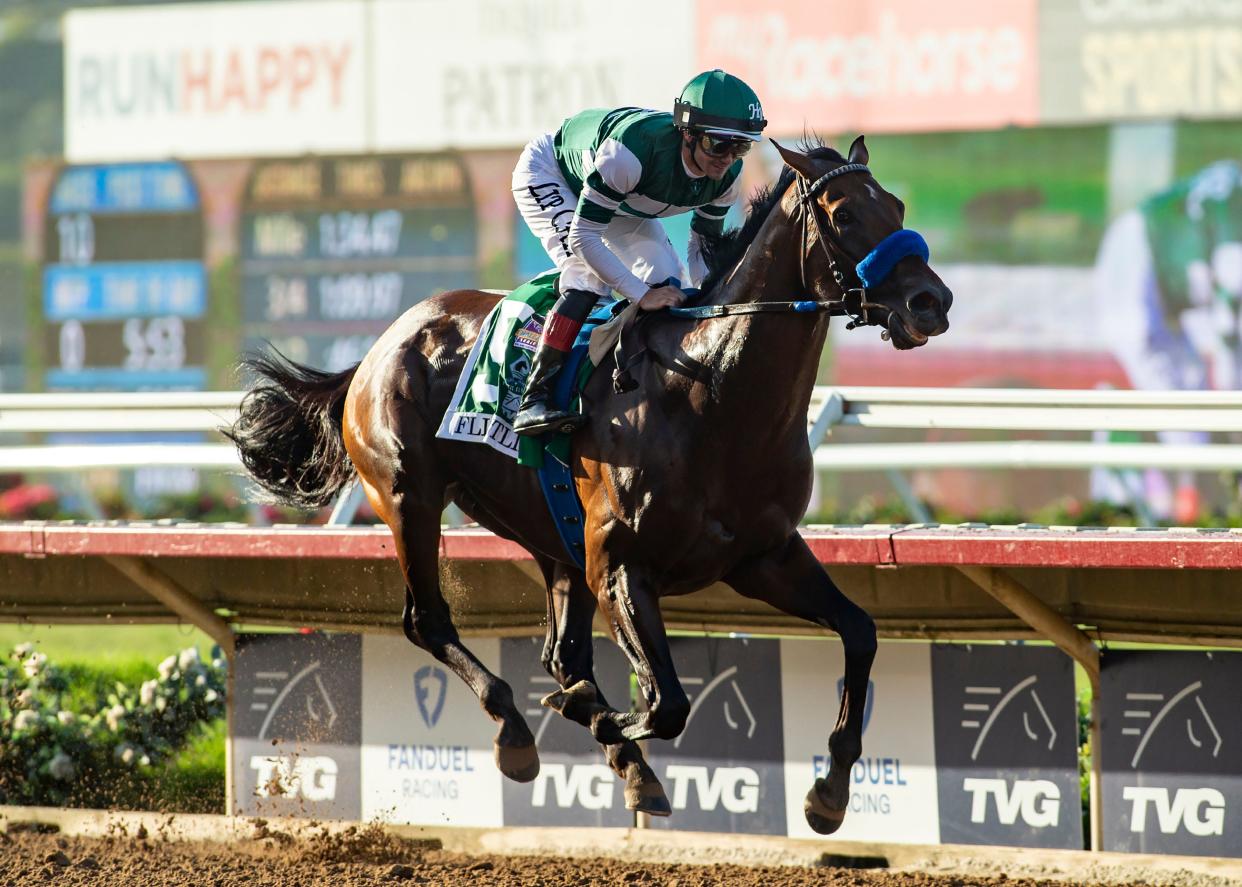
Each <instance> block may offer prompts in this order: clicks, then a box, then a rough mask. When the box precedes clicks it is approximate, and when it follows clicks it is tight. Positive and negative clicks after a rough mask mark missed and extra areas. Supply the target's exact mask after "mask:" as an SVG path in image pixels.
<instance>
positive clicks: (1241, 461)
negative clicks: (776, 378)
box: [807, 387, 1242, 471]
mask: <svg viewBox="0 0 1242 887" xmlns="http://www.w3.org/2000/svg"><path fill="white" fill-rule="evenodd" d="M839 427H857V428H873V429H908V430H930V429H938V430H939V429H951V430H958V431H1010V432H1029V431H1038V432H1081V433H1086V432H1095V431H1100V432H1107V431H1136V432H1156V431H1200V432H1242V392H1232V391H1228V392H1225V391H1160V392H1154V391H1070V390H1060V389H1056V390H1054V389H1021V388H1013V389H1010V388H829V387H817V388H816V389H815V393H814V395H813V397H812V400H811V409H810V412H809V414H808V416H807V428H808V434H809V435H810V440H811V446H812V448H814V450H815V464H816V466H817V467H818V468H820V469H823V470H832V471H876V470H886V469H892V468H899V469H909V468H1093V467H1099V468H1167V469H1187V470H1196V471H1220V470H1230V469H1242V445H1239V444H1230V443H1213V444H1211V445H1210V446H1196V445H1193V444H1163V443H1155V442H1138V443H1116V442H1109V441H1086V440H1084V441H1063V440H1030V439H1025V440H997V441H940V442H938V441H932V442H919V443H885V442H876V443H835V442H826V439H827V438H828V437H830V436H831V433H832V430H833V429H834V428H839Z"/></svg>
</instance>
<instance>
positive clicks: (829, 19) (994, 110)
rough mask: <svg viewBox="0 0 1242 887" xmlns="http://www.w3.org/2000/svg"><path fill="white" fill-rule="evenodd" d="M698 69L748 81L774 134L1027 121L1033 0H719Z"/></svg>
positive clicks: (1034, 82)
mask: <svg viewBox="0 0 1242 887" xmlns="http://www.w3.org/2000/svg"><path fill="white" fill-rule="evenodd" d="M698 27H699V35H698V37H699V39H698V47H699V56H698V62H699V65H698V67H700V68H723V69H724V70H726V71H729V72H730V73H732V74H736V75H737V76H739V77H741V78H742V79H744V80H746V81H747V82H748V83H749V84H750V85H751V86H752V87H753V88H754V89H755V91H756V92H758V93H759V98H760V100H761V101H762V102H763V108H764V112H765V114H766V116H767V118H768V120H769V121H771V126H770V127H769V130H768V131H769V132H772V133H775V134H785V135H789V134H795V133H801V132H802V131H803V130H804V129H814V130H818V131H820V132H825V133H833V132H842V131H847V130H848V131H851V132H852V131H860V132H861V131H865V132H882V131H890V132H892V131H912V130H929V129H986V128H993V127H1001V126H1005V125H1008V124H1029V123H1034V122H1035V121H1036V119H1037V116H1038V111H1039V72H1038V47H1037V36H1038V19H1037V4H1036V0H1006V2H1004V3H997V2H995V0H950V2H943V3H929V2H926V0H873V2H870V3H852V4H846V3H842V2H831V3H825V2H823V0H774V2H770V3H767V4H756V3H754V2H753V0H715V2H713V3H711V4H708V5H707V6H706V7H703V6H701V7H700V22H699V26H698Z"/></svg>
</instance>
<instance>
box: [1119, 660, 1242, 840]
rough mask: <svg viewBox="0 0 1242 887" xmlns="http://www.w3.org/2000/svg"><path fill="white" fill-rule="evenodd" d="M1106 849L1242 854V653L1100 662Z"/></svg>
mask: <svg viewBox="0 0 1242 887" xmlns="http://www.w3.org/2000/svg"><path fill="white" fill-rule="evenodd" d="M1100 683H1101V704H1100V712H1101V721H1100V724H1101V734H1102V736H1101V742H1102V744H1103V748H1102V749H1101V752H1102V755H1103V757H1102V761H1103V769H1104V775H1103V785H1102V791H1103V806H1104V849H1105V850H1120V851H1130V852H1142V853H1174V854H1179V855H1186V856H1238V855H1239V854H1240V853H1242V821H1240V818H1239V811H1242V754H1240V753H1239V751H1238V744H1239V742H1240V741H1242V708H1239V706H1238V687H1239V686H1240V685H1242V654H1239V653H1235V652H1220V651H1216V652H1211V653H1199V652H1190V651H1184V652H1183V651H1166V650H1153V651H1149V650H1144V651H1132V650H1126V651H1121V650H1118V651H1108V652H1106V653H1105V654H1104V656H1103V659H1102V671H1101V675H1100Z"/></svg>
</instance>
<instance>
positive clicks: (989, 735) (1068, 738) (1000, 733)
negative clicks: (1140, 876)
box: [931, 644, 1083, 850]
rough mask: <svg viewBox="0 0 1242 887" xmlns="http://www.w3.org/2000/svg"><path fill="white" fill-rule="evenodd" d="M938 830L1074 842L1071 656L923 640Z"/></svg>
mask: <svg viewBox="0 0 1242 887" xmlns="http://www.w3.org/2000/svg"><path fill="white" fill-rule="evenodd" d="M931 655H932V685H933V699H934V703H935V721H936V726H935V731H936V781H937V786H938V797H939V806H940V840H941V841H942V842H944V843H947V844H1006V845H1010V846H1017V847H1056V848H1063V849H1067V850H1081V849H1082V847H1083V841H1082V801H1081V797H1080V795H1079V783H1078V723H1077V716H1076V712H1075V705H1074V666H1073V662H1072V661H1071V660H1070V658H1069V657H1068V656H1066V655H1065V654H1064V653H1062V652H1061V651H1059V650H1057V649H1056V648H1053V647H1033V646H1014V645H1012V644H936V645H934V646H933V647H932V654H931Z"/></svg>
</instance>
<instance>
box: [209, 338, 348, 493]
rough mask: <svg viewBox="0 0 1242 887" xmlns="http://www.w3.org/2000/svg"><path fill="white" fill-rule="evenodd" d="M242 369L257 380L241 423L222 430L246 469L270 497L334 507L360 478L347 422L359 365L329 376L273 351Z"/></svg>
mask: <svg viewBox="0 0 1242 887" xmlns="http://www.w3.org/2000/svg"><path fill="white" fill-rule="evenodd" d="M242 367H243V368H244V369H246V370H249V371H251V372H252V373H254V374H255V375H256V376H258V377H259V381H258V382H256V383H255V384H254V386H252V387H251V389H250V391H249V392H248V393H247V394H246V396H245V398H244V399H243V400H242V404H241V415H240V416H238V418H237V421H236V422H234V423H233V424H232V425H231V426H230V427H228V428H222V429H220V430H221V432H223V434H224V436H225V437H227V438H228V439H229V440H231V441H233V443H235V444H237V452H238V453H239V454H240V455H241V460H242V464H244V465H245V466H246V470H247V471H248V472H250V475H251V476H252V477H253V478H254V479H255V481H256V482H257V483H258V484H259V486H260V487H262V488H263V489H264V490H266V491H267V492H268V493H269V494H270V496H271V498H272V500H274V501H276V502H278V503H280V504H282V505H290V506H293V507H295V508H305V509H311V508H319V507H320V506H323V505H327V504H329V503H330V502H332V500H333V498H334V497H335V496H336V495H337V493H339V492H340V491H341V489H342V488H343V487H344V486H345V485H346V484H347V483H349V481H350V480H351V479H352V478H353V476H354V466H353V464H352V463H351V462H350V461H349V454H348V453H346V452H345V441H344V439H343V438H342V437H341V421H342V417H343V415H344V412H345V394H346V392H347V391H348V390H349V383H350V381H351V380H352V379H353V378H354V373H356V372H357V371H358V367H357V366H354V367H351V368H350V369H347V370H345V371H344V372H340V373H325V372H322V371H320V370H316V369H312V368H311V367H307V366H302V365H301V364H298V363H294V362H293V361H291V360H289V359H288V358H287V357H285V356H284V355H282V354H279V353H278V352H275V351H273V352H271V353H269V354H261V355H256V356H254V357H251V358H248V359H247V360H245V361H243V362H242Z"/></svg>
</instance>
